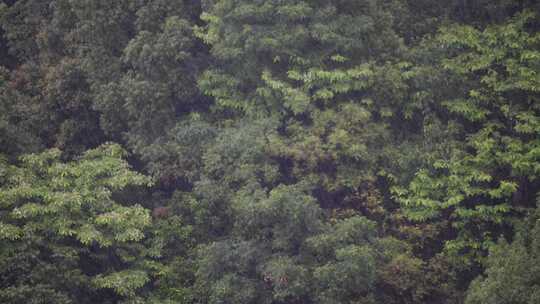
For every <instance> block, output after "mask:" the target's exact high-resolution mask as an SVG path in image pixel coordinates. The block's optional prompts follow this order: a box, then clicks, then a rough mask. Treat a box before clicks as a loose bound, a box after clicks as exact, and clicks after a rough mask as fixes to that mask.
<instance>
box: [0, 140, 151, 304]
mask: <svg viewBox="0 0 540 304" xmlns="http://www.w3.org/2000/svg"><path fill="white" fill-rule="evenodd" d="M125 156H126V152H125V151H124V150H123V149H122V148H120V147H119V146H118V145H115V144H105V145H102V146H100V147H98V148H96V149H93V150H89V151H87V152H86V153H85V154H84V155H82V156H81V157H80V158H79V159H77V160H76V161H72V162H67V163H66V162H62V161H61V160H60V151H59V150H54V149H53V150H48V151H45V152H43V153H40V154H29V155H24V156H22V157H21V163H20V165H17V166H8V167H7V170H5V171H3V172H2V188H1V190H0V206H1V210H2V213H1V214H2V216H1V223H2V224H1V227H2V228H1V240H0V242H1V243H2V246H1V248H2V250H1V256H2V259H1V260H2V263H3V265H4V266H5V268H3V269H4V270H3V271H7V272H3V273H4V275H8V276H12V275H15V274H16V273H17V276H18V277H17V279H16V281H15V282H16V284H13V283H11V284H10V285H11V287H12V288H18V289H21V290H20V291H21V292H24V289H25V288H28V287H31V286H33V285H34V284H43V285H44V286H48V287H49V288H51V290H52V291H54V292H56V293H58V294H59V295H60V296H62V297H63V298H65V299H66V301H67V300H68V299H69V301H70V303H71V301H74V300H75V299H76V298H77V295H76V294H73V293H72V292H73V291H74V288H87V289H88V288H89V286H88V285H87V286H85V283H84V282H87V281H88V280H90V281H94V282H95V284H96V287H98V288H111V289H113V290H114V291H115V292H116V293H117V294H119V295H121V296H133V295H134V294H135V292H136V290H137V289H138V288H140V287H142V286H143V285H144V284H145V283H146V282H147V281H148V280H149V273H148V269H147V267H145V262H144V260H145V254H144V247H141V241H142V240H143V239H144V237H145V230H146V229H148V228H149V226H150V224H151V219H150V214H149V211H148V210H147V209H144V208H143V207H142V206H141V205H138V204H133V203H131V202H130V203H120V202H118V201H115V199H114V198H113V195H114V194H115V193H119V192H121V191H123V190H124V189H126V188H128V187H133V186H147V185H150V184H151V181H150V180H149V179H148V178H147V177H145V176H143V175H140V174H138V173H136V172H133V171H131V170H130V168H129V165H128V164H127V163H126V162H125V161H124V160H123V157H125ZM103 254H107V255H109V257H110V258H109V259H111V258H112V257H114V259H115V260H116V262H114V260H108V261H107V260H102V258H103V256H102V255H103ZM17 263H22V264H20V265H17V266H16V265H11V266H8V265H10V264H17ZM26 263H30V264H26ZM36 263H37V264H36ZM73 263H75V265H76V263H83V265H84V264H85V263H90V264H93V265H94V267H99V268H97V269H100V270H99V271H98V272H97V273H96V271H95V270H94V269H85V267H82V269H81V268H79V267H76V266H75V265H73ZM31 265H38V266H35V267H37V268H34V269H33V270H32V271H31V272H28V270H30V269H27V270H24V269H25V268H24V267H31ZM98 265H100V266H98ZM15 267H23V268H21V269H20V270H18V271H15V270H14V269H13V268H15ZM122 269H124V270H122ZM12 272H13V273H12ZM51 272H52V273H51ZM48 275H51V276H54V277H58V281H55V280H49V279H50V278H49V277H48ZM62 282H64V283H62ZM3 284H4V283H3ZM63 284H65V286H64V285H63ZM86 284H88V282H87V283H86ZM91 292H92V290H91V289H88V290H87V291H86V293H91ZM39 296H40V295H39V293H37V294H36V295H35V297H39ZM0 297H1V298H3V299H4V301H7V302H10V303H18V302H17V300H16V298H12V295H11V294H10V292H9V291H6V292H5V293H2V294H1V295H0ZM28 297H29V298H28V299H30V298H33V297H34V296H30V295H28ZM88 297H89V298H88V299H87V300H84V301H91V297H90V296H89V295H88ZM47 301H53V302H54V298H48V299H47ZM78 303H79V302H78ZM84 303H86V302H84Z"/></svg>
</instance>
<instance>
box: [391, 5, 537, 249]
mask: <svg viewBox="0 0 540 304" xmlns="http://www.w3.org/2000/svg"><path fill="white" fill-rule="evenodd" d="M533 17H534V15H533V14H532V13H531V12H523V13H521V14H518V15H516V16H515V17H513V18H512V19H511V20H510V21H508V22H507V23H505V24H502V25H497V26H490V27H488V28H486V29H485V30H483V31H479V30H476V29H474V28H473V27H470V26H451V27H448V28H444V29H442V30H441V33H440V34H439V36H438V37H437V38H436V39H437V41H438V42H439V43H442V44H444V45H445V48H446V49H447V50H448V54H450V56H449V57H447V58H446V59H443V60H442V62H441V66H442V67H443V68H444V69H446V70H447V71H449V72H451V73H454V74H455V75H457V76H458V77H460V78H461V79H462V87H461V89H460V91H459V94H460V95H461V96H459V95H457V96H456V95H454V96H453V98H452V99H449V100H448V101H444V102H442V105H443V106H444V107H446V108H447V109H448V110H449V111H450V113H453V114H454V117H453V119H455V120H457V121H460V122H461V123H463V124H466V123H472V126H473V127H471V128H469V129H468V130H467V131H466V132H464V133H463V134H460V135H459V136H460V137H462V138H464V140H465V146H463V145H454V146H453V147H451V148H450V149H451V150H450V151H451V152H450V153H448V154H447V156H446V157H445V158H438V159H435V160H434V161H433V162H431V163H430V164H429V167H428V168H424V169H421V170H419V171H418V172H417V173H416V176H415V178H414V179H413V180H412V182H411V184H410V185H409V186H408V187H407V188H406V189H401V188H395V191H394V192H395V194H396V196H397V197H398V198H399V199H400V201H401V202H402V205H403V206H404V210H405V213H406V215H407V216H408V217H409V218H410V219H412V220H417V221H426V220H440V219H444V218H449V219H450V220H451V223H452V227H453V228H454V229H456V230H457V231H458V238H457V239H456V240H451V241H450V242H448V243H447V245H446V248H447V249H448V250H449V251H451V252H453V253H454V254H456V255H459V254H464V253H467V252H468V253H469V254H472V255H475V254H477V253H479V251H480V252H481V251H482V250H486V249H487V248H488V247H489V245H490V244H492V241H493V240H494V239H495V238H497V236H498V235H497V233H498V232H497V231H498V230H497V229H495V227H499V229H500V228H501V227H502V224H504V223H507V220H508V217H507V215H508V214H509V212H510V211H511V210H512V209H514V208H517V209H519V208H521V207H523V206H524V205H525V206H526V204H527V202H522V201H517V200H516V199H515V196H514V193H516V192H517V191H525V189H523V187H527V185H529V183H531V182H534V181H535V180H536V179H537V177H538V174H539V173H540V171H539V170H540V157H539V156H540V154H538V152H539V151H540V141H539V139H538V135H539V134H540V129H539V128H538V126H537V125H536V123H535V121H536V120H538V119H539V111H540V108H538V105H539V102H538V101H539V99H538V98H539V97H538V88H539V87H538V84H539V83H538V79H537V77H536V76H535V75H536V74H537V73H538V72H539V71H540V69H539V68H540V66H539V65H538V61H537V60H534V59H533V58H534V57H535V56H536V55H538V52H537V49H538V45H539V42H540V40H539V37H540V36H538V34H536V33H529V32H528V31H527V30H526V27H525V25H526V24H527V23H528V22H531V20H532V18H533ZM452 54H454V55H452ZM527 180H528V182H527ZM520 188H521V189H520ZM473 227H475V229H474V230H476V232H473V229H472V228H473Z"/></svg>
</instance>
